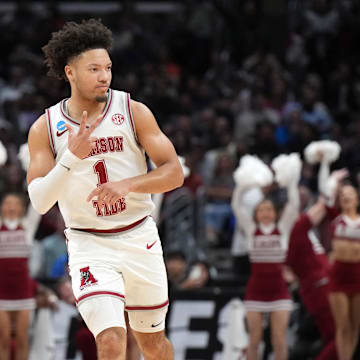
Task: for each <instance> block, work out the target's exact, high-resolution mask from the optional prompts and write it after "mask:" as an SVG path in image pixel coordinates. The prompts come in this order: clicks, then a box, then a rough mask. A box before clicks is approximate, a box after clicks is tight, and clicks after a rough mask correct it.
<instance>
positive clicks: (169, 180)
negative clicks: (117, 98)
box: [131, 100, 184, 193]
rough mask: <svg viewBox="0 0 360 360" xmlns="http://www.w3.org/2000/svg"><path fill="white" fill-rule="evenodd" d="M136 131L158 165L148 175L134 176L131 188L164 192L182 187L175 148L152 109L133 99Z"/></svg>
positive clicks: (180, 169) (181, 173) (182, 175)
mask: <svg viewBox="0 0 360 360" xmlns="http://www.w3.org/2000/svg"><path fill="white" fill-rule="evenodd" d="M131 109H132V113H133V119H134V123H135V127H136V134H137V136H138V140H139V142H140V144H141V146H142V147H143V148H144V149H145V151H146V153H147V154H148V155H149V157H150V159H151V160H152V161H153V162H154V163H155V165H156V166H157V168H156V169H154V170H152V171H151V172H149V173H148V174H146V175H143V176H137V177H134V178H132V179H131V191H133V192H144V193H163V192H166V191H169V190H172V189H175V188H177V187H180V186H182V184H183V182H184V173H183V170H182V167H181V164H180V162H179V159H178V156H177V154H176V151H175V148H174V146H173V144H172V143H171V141H170V140H169V139H168V137H167V136H166V135H165V134H164V133H163V132H162V131H161V130H160V128H159V126H158V124H157V122H156V120H155V118H154V115H153V114H152V112H151V111H150V109H149V108H148V107H147V106H146V105H144V104H142V103H140V102H137V101H134V100H132V101H131Z"/></svg>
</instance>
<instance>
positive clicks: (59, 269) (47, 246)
mask: <svg viewBox="0 0 360 360" xmlns="http://www.w3.org/2000/svg"><path fill="white" fill-rule="evenodd" d="M51 218H52V219H53V226H54V229H55V232H54V233H53V234H51V235H48V236H46V237H45V238H44V239H43V240H42V241H41V244H42V249H43V250H42V271H41V276H43V277H45V278H52V277H55V278H61V277H62V276H64V275H65V266H64V264H56V270H55V271H54V270H53V269H54V266H55V263H56V262H57V261H60V262H61V261H62V260H61V259H65V261H66V262H67V251H66V241H65V236H64V230H65V224H64V220H63V218H62V216H61V214H60V212H59V210H58V208H57V207H54V208H53V209H51ZM58 259H60V260H58Z"/></svg>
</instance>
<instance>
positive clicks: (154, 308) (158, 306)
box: [125, 300, 169, 310]
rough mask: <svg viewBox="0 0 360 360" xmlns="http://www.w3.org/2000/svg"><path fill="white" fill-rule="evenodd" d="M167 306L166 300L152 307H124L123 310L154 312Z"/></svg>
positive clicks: (167, 301)
mask: <svg viewBox="0 0 360 360" xmlns="http://www.w3.org/2000/svg"><path fill="white" fill-rule="evenodd" d="M168 305H169V300H166V301H165V302H164V303H163V304H160V305H153V306H125V310H156V309H161V308H163V307H165V306H168Z"/></svg>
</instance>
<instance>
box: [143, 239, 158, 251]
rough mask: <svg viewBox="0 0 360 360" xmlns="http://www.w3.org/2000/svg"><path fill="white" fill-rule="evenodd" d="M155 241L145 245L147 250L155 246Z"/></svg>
mask: <svg viewBox="0 0 360 360" xmlns="http://www.w3.org/2000/svg"><path fill="white" fill-rule="evenodd" d="M156 242H157V240H155V241H154V242H153V243H152V244H150V245H149V244H146V248H147V249H148V250H149V249H151V248H152V247H153V246H154V245H155V244H156Z"/></svg>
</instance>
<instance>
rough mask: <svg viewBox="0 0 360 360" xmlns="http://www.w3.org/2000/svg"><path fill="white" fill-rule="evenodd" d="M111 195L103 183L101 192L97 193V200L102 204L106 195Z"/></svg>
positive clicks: (100, 187)
mask: <svg viewBox="0 0 360 360" xmlns="http://www.w3.org/2000/svg"><path fill="white" fill-rule="evenodd" d="M108 195H109V191H108V190H107V189H106V188H105V187H103V186H102V185H100V186H99V192H98V193H97V200H98V202H99V204H100V205H101V204H102V203H103V201H104V199H105V198H106V196H108Z"/></svg>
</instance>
